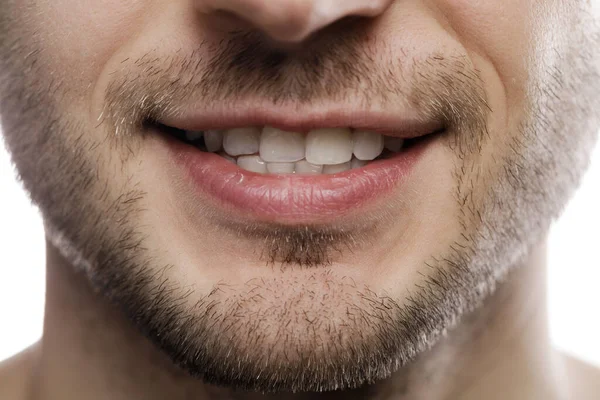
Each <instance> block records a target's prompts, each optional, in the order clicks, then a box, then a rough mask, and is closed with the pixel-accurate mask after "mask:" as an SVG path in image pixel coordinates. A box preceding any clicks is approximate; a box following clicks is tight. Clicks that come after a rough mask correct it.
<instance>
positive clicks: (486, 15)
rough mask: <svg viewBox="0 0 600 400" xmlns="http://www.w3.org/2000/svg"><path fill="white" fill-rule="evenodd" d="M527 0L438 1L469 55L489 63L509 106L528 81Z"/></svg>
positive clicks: (531, 16) (531, 13) (530, 16)
mask: <svg viewBox="0 0 600 400" xmlns="http://www.w3.org/2000/svg"><path fill="white" fill-rule="evenodd" d="M532 3H533V2H532V1H531V0H487V1H474V0H440V1H437V2H436V4H437V6H438V8H439V9H440V10H441V13H442V15H441V16H440V18H443V19H444V20H446V21H447V23H448V25H449V27H450V28H451V30H452V31H453V32H455V34H456V35H457V36H458V40H459V41H460V42H461V43H462V44H463V46H465V48H466V49H467V51H468V52H469V53H471V54H473V53H474V54H476V55H477V56H479V57H482V58H484V59H486V60H487V61H489V62H490V63H491V64H492V66H493V67H494V69H495V72H496V74H497V75H498V77H499V78H500V80H501V81H502V84H503V86H504V91H505V92H506V93H505V95H506V98H507V99H508V100H509V104H514V103H519V102H520V100H521V99H522V96H523V88H524V86H525V82H526V81H527V78H528V69H529V65H528V63H529V62H530V59H531V58H530V52H531V48H530V47H531V43H532V41H531V39H532V35H533V32H532V30H533V28H534V27H535V23H534V21H535V14H536V12H535V10H534V8H535V7H534V5H533V4H532Z"/></svg>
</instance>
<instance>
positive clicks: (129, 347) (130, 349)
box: [30, 244, 565, 400]
mask: <svg viewBox="0 0 600 400" xmlns="http://www.w3.org/2000/svg"><path fill="white" fill-rule="evenodd" d="M544 254H545V247H544V246H543V245H542V246H539V247H538V248H537V249H535V250H534V251H533V252H532V253H531V254H530V256H529V257H528V258H527V259H526V260H525V261H523V265H521V266H520V267H519V268H516V269H515V270H514V271H513V273H512V274H511V275H510V276H509V278H508V279H507V280H506V282H504V283H503V284H501V285H500V286H499V287H498V290H497V291H496V293H495V294H494V295H493V296H491V297H490V298H488V299H487V300H486V302H485V303H484V304H483V306H482V307H480V308H478V309H477V310H476V311H475V312H472V313H471V314H469V315H467V316H465V317H464V318H463V320H462V322H461V323H460V325H459V326H458V327H457V328H455V329H453V330H452V331H451V332H450V333H449V334H448V335H447V336H446V338H444V339H443V340H442V341H440V342H439V343H437V344H436V345H435V346H434V347H433V348H432V349H431V350H430V351H428V352H427V353H426V354H423V355H421V356H420V357H419V358H418V359H417V360H416V361H415V362H413V363H412V364H411V365H410V366H408V367H405V368H403V369H401V370H399V371H397V372H396V373H395V374H394V375H393V376H392V377H390V378H389V379H387V380H384V381H381V382H378V383H376V384H374V385H371V386H367V387H363V388H361V389H358V390H354V391H349V392H330V393H310V394H302V395H288V396H287V397H286V395H284V394H278V395H276V396H275V395H273V396H264V395H260V394H240V393H237V392H231V391H229V390H226V389H221V388H216V387H211V386H209V385H205V384H203V383H201V382H199V381H197V380H194V379H192V378H190V377H189V376H187V375H186V374H185V373H184V372H182V371H180V370H179V369H178V368H177V367H175V366H174V365H172V364H171V363H170V361H169V360H167V359H166V357H165V356H164V355H163V354H162V353H160V352H159V351H157V350H156V349H155V348H154V347H153V346H152V345H151V344H150V343H149V342H148V341H147V340H146V339H145V338H143V337H142V336H141V335H140V334H139V333H138V332H137V331H136V330H135V329H134V328H133V327H132V326H131V325H130V324H129V323H128V321H126V320H125V319H124V318H123V316H122V315H121V314H120V312H119V311H118V310H117V309H116V308H114V307H113V306H112V305H110V304H108V303H107V302H106V300H105V299H103V298H101V297H99V296H98V295H96V294H95V293H94V292H93V291H92V290H91V288H90V287H89V285H88V283H87V282H86V281H85V278H84V277H82V276H80V275H78V274H77V273H75V272H74V269H73V267H72V266H71V265H69V263H68V262H67V261H66V260H65V259H64V258H63V257H62V256H61V255H60V254H59V253H58V251H57V250H56V249H55V248H54V247H52V245H50V244H48V246H47V260H48V261H47V289H46V310H45V312H46V319H45V324H44V333H43V337H42V340H41V342H40V345H39V346H37V348H36V351H37V352H38V353H37V354H36V358H35V360H36V368H35V373H34V376H33V378H32V387H31V396H30V399H31V400H43V399H44V400H45V399H64V400H70V399H82V398H85V399H86V400H96V399H106V398H110V399H116V400H117V399H118V400H120V399H132V398H134V399H138V398H141V399H164V398H169V399H171V400H179V399H195V400H204V399H206V400H210V399H253V400H254V399H256V400H258V399H262V398H277V399H287V398H289V399H297V400H300V399H302V400H304V399H306V400H309V399H315V400H317V399H342V398H343V399H353V398H360V399H377V400H387V399H402V400H415V399H430V400H438V399H439V400H446V399H448V400H449V399H457V398H460V399H464V400H471V399H482V398H485V399H490V400H493V399H506V398H514V399H529V398H543V399H548V400H551V399H561V398H564V397H565V396H564V393H561V392H560V388H561V387H564V385H563V384H562V383H564V382H562V379H563V374H562V366H561V360H560V358H559V356H558V355H557V354H556V352H555V351H554V350H553V349H552V347H551V345H550V341H549V338H548V331H547V323H546V319H547V318H546V291H545V283H546V279H545V265H546V262H545V256H544Z"/></svg>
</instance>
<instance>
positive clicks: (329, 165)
mask: <svg viewBox="0 0 600 400" xmlns="http://www.w3.org/2000/svg"><path fill="white" fill-rule="evenodd" d="M185 137H186V139H187V140H188V141H190V142H195V141H198V140H200V139H201V138H202V137H204V143H205V145H206V150H208V151H209V152H215V153H216V152H218V154H219V155H221V156H222V157H223V158H225V159H226V160H227V161H229V162H232V163H234V164H235V163H237V165H238V166H239V167H240V168H242V169H245V170H248V171H252V172H256V173H261V174H265V173H271V174H299V175H301V174H304V175H316V174H335V173H339V172H344V171H347V170H349V169H354V168H362V167H364V166H365V165H367V164H368V163H369V161H371V160H375V159H376V158H378V157H379V156H380V155H381V154H382V152H383V151H384V148H385V149H388V150H390V151H392V152H399V151H400V150H401V149H402V147H403V145H404V140H403V139H401V138H398V137H391V136H383V135H381V134H379V133H376V132H369V131H361V130H356V131H353V130H351V129H349V128H324V129H314V130H312V131H310V132H308V134H307V135H306V136H305V135H304V134H302V133H298V132H287V131H283V130H280V129H277V128H273V127H270V126H266V127H264V128H263V129H262V130H261V129H259V128H256V127H247V128H234V129H228V130H223V131H218V130H207V131H204V132H202V131H186V132H185ZM234 157H237V159H236V158H234Z"/></svg>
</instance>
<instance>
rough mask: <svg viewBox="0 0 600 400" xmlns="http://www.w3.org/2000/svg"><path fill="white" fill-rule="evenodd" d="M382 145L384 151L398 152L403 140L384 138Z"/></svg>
mask: <svg viewBox="0 0 600 400" xmlns="http://www.w3.org/2000/svg"><path fill="white" fill-rule="evenodd" d="M383 143H384V146H385V148H386V149H388V150H389V151H393V152H399V151H400V150H401V149H402V146H403V145H404V139H402V138H399V137H393V136H386V137H385V138H384V139H383Z"/></svg>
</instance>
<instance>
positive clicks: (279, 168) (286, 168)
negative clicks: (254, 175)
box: [261, 157, 295, 174]
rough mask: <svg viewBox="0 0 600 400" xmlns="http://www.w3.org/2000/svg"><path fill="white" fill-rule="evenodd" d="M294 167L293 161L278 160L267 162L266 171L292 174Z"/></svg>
mask: <svg viewBox="0 0 600 400" xmlns="http://www.w3.org/2000/svg"><path fill="white" fill-rule="evenodd" d="M261 158H262V157H261ZM294 167H295V164H294V163H279V162H270V163H267V171H269V172H270V173H272V174H293V173H294Z"/></svg>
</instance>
